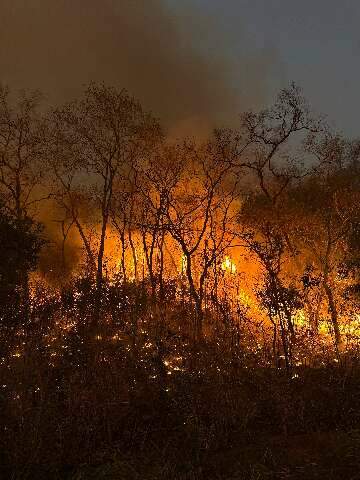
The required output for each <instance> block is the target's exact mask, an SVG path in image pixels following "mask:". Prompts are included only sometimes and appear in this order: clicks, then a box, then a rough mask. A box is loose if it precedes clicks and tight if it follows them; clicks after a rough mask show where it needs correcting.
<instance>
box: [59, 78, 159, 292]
mask: <svg viewBox="0 0 360 480" xmlns="http://www.w3.org/2000/svg"><path fill="white" fill-rule="evenodd" d="M52 121H53V128H52V151H51V154H52V156H53V170H54V173H55V178H56V179H57V187H58V190H57V193H56V198H57V199H58V201H59V202H60V203H61V205H62V206H63V208H64V210H65V211H66V215H67V217H68V218H69V221H70V222H72V223H73V224H74V225H75V226H76V228H77V229H78V231H79V234H80V237H81V238H82V240H83V243H84V246H85V249H86V252H87V254H88V257H89V261H90V263H91V265H92V268H93V270H95V272H94V273H95V277H96V285H97V289H98V290H99V291H100V290H101V285H102V281H103V263H104V253H105V242H106V235H107V228H108V225H109V219H110V212H111V205H112V202H113V200H114V194H115V192H114V187H115V184H116V182H118V181H119V179H121V178H122V177H123V176H124V175H126V173H127V171H128V170H129V169H130V168H131V166H132V165H133V164H134V163H135V162H138V161H140V159H141V158H142V157H143V156H144V155H146V152H147V151H148V149H149V148H151V146H152V145H153V144H154V143H156V142H157V141H158V140H159V139H160V138H161V131H160V127H159V125H158V123H157V122H156V120H155V119H154V118H153V117H152V116H151V115H150V114H148V113H145V112H144V111H143V109H142V107H141V106H140V104H139V103H138V102H137V101H136V100H135V99H134V98H132V97H131V96H129V95H128V94H127V93H126V92H125V91H124V90H122V91H117V90H116V89H114V88H111V87H107V86H105V85H99V86H98V85H94V84H91V85H90V86H89V87H88V88H87V89H86V91H85V94H84V97H83V98H82V99H81V100H77V101H74V102H72V103H70V104H68V105H65V106H64V107H63V108H59V109H56V110H55V111H54V114H53V118H52ZM81 196H83V197H85V198H86V199H87V200H86V201H89V200H88V199H91V202H92V203H93V205H94V206H95V207H96V210H97V211H98V212H99V215H98V218H97V219H95V221H94V223H95V224H96V225H99V230H100V231H99V232H98V231H96V236H97V247H96V252H94V251H93V247H92V245H91V242H90V238H89V236H88V234H87V232H86V228H85V227H84V225H83V224H82V218H81V212H80V208H79V206H80V197H81ZM96 230H97V228H96Z"/></svg>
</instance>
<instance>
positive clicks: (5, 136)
mask: <svg viewBox="0 0 360 480" xmlns="http://www.w3.org/2000/svg"><path fill="white" fill-rule="evenodd" d="M40 100H41V95H40V94H39V92H22V93H20V94H19V96H18V98H17V100H16V102H15V103H14V102H12V101H11V96H10V91H9V89H7V88H5V87H0V197H1V199H2V202H3V208H5V209H6V210H7V211H8V213H9V214H10V215H13V216H15V217H16V218H17V219H18V220H19V221H20V220H22V219H24V218H26V217H29V216H30V215H31V214H32V213H33V208H34V207H35V206H36V205H37V204H38V203H39V202H40V201H42V200H44V199H47V198H49V197H48V193H47V192H46V189H45V192H44V177H45V173H46V168H45V164H44V162H43V159H44V156H43V153H44V143H43V127H44V125H43V119H42V117H41V114H40Z"/></svg>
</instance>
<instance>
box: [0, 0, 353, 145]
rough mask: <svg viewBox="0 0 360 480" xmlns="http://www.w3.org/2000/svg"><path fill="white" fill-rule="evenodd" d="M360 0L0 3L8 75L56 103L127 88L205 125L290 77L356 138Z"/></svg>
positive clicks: (167, 116)
mask: <svg viewBox="0 0 360 480" xmlns="http://www.w3.org/2000/svg"><path fill="white" fill-rule="evenodd" d="M359 20H360V2H358V1H356V0H352V1H351V0H347V1H346V0H345V1H344V0H342V1H340V0H312V1H310V0H302V1H301V2H300V1H296V0H0V80H1V81H2V82H5V83H8V84H9V85H10V86H11V87H13V88H15V89H17V88H24V87H28V88H40V89H41V90H43V91H44V93H45V94H46V96H47V98H48V99H49V101H50V102H61V101H64V100H67V99H70V98H72V97H74V96H75V95H77V94H78V93H79V91H80V89H81V86H82V85H83V84H85V83H87V82H89V81H91V80H95V81H105V82H107V83H110V84H113V85H116V86H119V87H125V88H127V89H128V90H129V91H131V93H133V94H134V95H135V96H137V97H138V98H139V99H140V100H141V101H142V102H143V104H144V106H145V107H146V108H149V109H151V110H152V111H153V112H154V113H155V114H156V115H158V116H160V117H161V118H162V119H163V120H164V121H165V123H166V125H168V126H169V128H170V129H173V130H174V131H176V132H185V133H191V132H195V131H198V132H201V131H202V130H203V129H206V128H207V127H208V126H209V125H214V124H222V123H225V122H233V120H234V118H236V114H237V113H238V112H239V111H240V110H242V109H247V108H250V107H255V108H257V107H259V106H261V105H263V104H266V103H267V102H269V101H271V98H272V97H273V95H274V93H275V92H276V90H278V89H279V88H281V87H283V86H286V85H287V84H288V83H289V82H290V81H291V80H294V81H295V82H296V83H298V84H299V85H300V86H302V87H303V88H304V91H305V94H306V95H307V96H308V98H309V100H310V101H311V103H312V105H313V106H314V107H315V109H316V110H317V111H319V112H321V113H326V114H328V116H329V118H330V120H332V121H333V123H334V124H335V125H336V126H337V127H338V128H339V129H342V130H343V131H344V132H345V133H347V134H349V135H356V134H357V131H358V118H357V117H358V111H359V107H360V96H359V94H358V90H359V85H360V55H359V53H360V34H359V24H360V22H359Z"/></svg>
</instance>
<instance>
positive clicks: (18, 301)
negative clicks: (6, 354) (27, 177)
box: [0, 206, 44, 350]
mask: <svg viewBox="0 0 360 480" xmlns="http://www.w3.org/2000/svg"><path fill="white" fill-rule="evenodd" d="M0 244H1V249H0V318H1V325H0V331H1V338H2V342H3V348H4V349H5V350H6V348H7V347H9V345H10V344H11V343H12V342H13V340H14V338H15V337H14V335H15V333H16V332H17V331H18V329H19V328H21V327H26V325H25V323H26V321H27V320H28V311H27V310H28V304H27V302H28V296H26V297H24V295H23V285H24V282H23V279H24V278H27V277H28V274H29V273H30V272H32V271H34V270H35V269H36V267H37V262H38V257H39V253H40V250H41V248H42V246H43V245H44V239H43V237H42V228H41V225H40V224H38V223H36V222H34V221H33V220H31V219H30V218H22V219H18V218H16V217H13V216H10V215H9V214H8V213H7V209H5V208H4V207H1V206H0Z"/></svg>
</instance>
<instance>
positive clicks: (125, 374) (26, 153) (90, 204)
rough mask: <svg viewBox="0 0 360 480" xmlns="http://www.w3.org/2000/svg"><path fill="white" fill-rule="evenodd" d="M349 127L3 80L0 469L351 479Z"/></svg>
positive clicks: (353, 249) (358, 333) (356, 210)
mask: <svg viewBox="0 0 360 480" xmlns="http://www.w3.org/2000/svg"><path fill="white" fill-rule="evenodd" d="M359 174H360V140H358V139H352V138H347V137H346V136H344V134H342V133H338V132H336V131H334V130H333V129H332V128H331V126H330V123H329V121H328V119H327V118H326V117H325V116H322V115H319V114H317V113H316V112H314V111H313V109H312V108H311V106H310V105H309V104H308V102H307V100H306V98H304V96H303V93H302V90H301V89H300V88H299V87H298V86H297V85H295V84H291V85H289V86H288V87H287V88H285V89H283V90H281V91H280V92H279V94H278V95H277V97H276V98H275V99H274V101H273V103H272V105H270V106H264V108H263V109H262V110H259V111H248V112H245V113H241V114H239V116H238V123H237V125H236V126H233V127H231V128H228V127H226V128H225V127H224V128H222V127H220V128H217V129H215V130H214V131H213V132H212V133H211V134H209V135H208V137H207V138H197V137H196V136H194V138H174V137H172V136H169V135H168V133H167V131H166V129H165V128H164V127H163V126H162V125H161V123H160V120H159V119H158V118H157V117H156V112H155V113H151V112H148V111H146V109H144V108H143V106H142V105H141V104H140V103H139V102H138V100H137V99H135V98H134V97H132V96H131V94H130V93H129V92H127V91H125V90H121V89H117V88H115V87H112V86H108V85H106V84H97V83H90V84H89V85H88V86H87V87H86V88H84V91H83V94H82V96H80V97H79V98H78V99H76V100H74V101H72V102H69V103H66V104H64V105H59V106H54V107H49V106H48V105H47V103H46V102H45V101H44V100H43V98H42V95H41V93H40V92H37V91H22V92H16V91H13V90H11V89H9V88H7V87H4V86H2V87H1V88H0V211H1V216H0V247H1V248H0V430H1V434H0V472H2V475H3V476H1V474H0V477H1V478H4V479H7V478H9V479H13V480H25V479H26V480H27V479H29V480H30V479H40V480H42V479H50V480H51V479H59V480H62V479H66V480H68V479H69V480H82V479H109V480H111V479H124V480H127V479H128V480H135V479H142V480H157V479H164V480H165V479H174V480H197V479H199V480H202V479H204V480H205V479H209V480H212V479H214V480H215V479H224V480H236V479H239V480H241V479H244V480H247V479H248V480H261V479H309V480H311V479H320V478H326V479H337V478H343V479H345V478H346V479H357V478H360V477H359V476H358V475H359V471H360V458H359V455H358V450H359V447H360V369H359V359H360V352H359V346H360V344H359V340H360V175H359Z"/></svg>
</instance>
